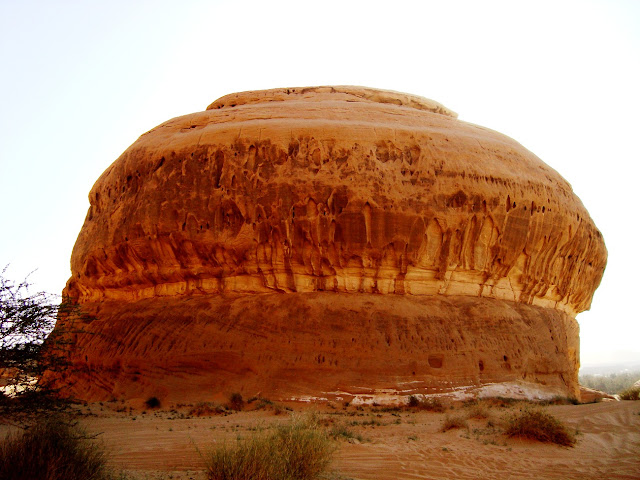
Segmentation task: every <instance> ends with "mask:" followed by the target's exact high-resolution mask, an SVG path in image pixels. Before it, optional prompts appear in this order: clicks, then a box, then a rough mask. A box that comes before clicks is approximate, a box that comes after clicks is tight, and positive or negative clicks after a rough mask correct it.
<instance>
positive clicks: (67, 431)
mask: <svg viewBox="0 0 640 480" xmlns="http://www.w3.org/2000/svg"><path fill="white" fill-rule="evenodd" d="M0 478H2V479H3V480H25V479H30V480H38V479H43V480H107V479H114V478H118V477H117V476H114V475H113V474H112V473H111V472H110V471H109V470H108V469H107V467H106V457H105V453H104V450H103V449H102V448H101V447H100V445H98V444H96V443H95V441H94V440H93V438H92V437H90V436H88V435H87V433H86V432H85V431H84V430H83V429H81V428H79V427H77V426H76V425H73V424H69V423H67V422H66V421H63V420H62V419H60V418H57V417H53V418H49V419H47V420H45V421H41V422H37V423H35V424H34V425H33V426H31V427H30V428H29V429H28V430H25V431H24V432H21V433H18V434H12V435H9V436H7V437H6V438H5V440H4V441H3V442H2V443H1V444H0ZM120 478H122V477H120Z"/></svg>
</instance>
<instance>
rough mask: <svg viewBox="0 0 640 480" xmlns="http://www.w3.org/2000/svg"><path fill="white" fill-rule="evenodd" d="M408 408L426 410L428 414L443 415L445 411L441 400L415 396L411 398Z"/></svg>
mask: <svg viewBox="0 0 640 480" xmlns="http://www.w3.org/2000/svg"><path fill="white" fill-rule="evenodd" d="M408 406H409V407H410V408H415V409H416V410H426V411H428V412H438V413H442V412H444V411H445V406H444V404H443V403H442V401H441V400H440V399H439V398H424V399H422V398H419V397H416V396H415V395H411V396H410V397H409V403H408Z"/></svg>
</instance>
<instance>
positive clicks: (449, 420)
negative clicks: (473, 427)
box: [440, 415, 468, 432]
mask: <svg viewBox="0 0 640 480" xmlns="http://www.w3.org/2000/svg"><path fill="white" fill-rule="evenodd" d="M454 428H468V425H467V421H466V420H465V419H464V418H462V417H450V416H449V415H447V416H446V417H445V419H444V422H442V427H440V431H441V432H447V431H449V430H453V429H454Z"/></svg>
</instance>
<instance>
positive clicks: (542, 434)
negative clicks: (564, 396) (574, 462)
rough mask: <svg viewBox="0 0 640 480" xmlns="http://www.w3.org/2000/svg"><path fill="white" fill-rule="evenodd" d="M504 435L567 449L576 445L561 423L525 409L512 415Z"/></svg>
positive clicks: (539, 412) (542, 413)
mask: <svg viewBox="0 0 640 480" xmlns="http://www.w3.org/2000/svg"><path fill="white" fill-rule="evenodd" d="M505 434H506V435H507V436H509V437H523V438H530V439H532V440H538V441H540V442H550V443H557V444H558V445H564V446H567V447H571V446H573V445H574V444H575V443H576V439H575V436H574V435H573V434H571V433H570V432H569V431H568V430H567V427H566V426H565V425H564V424H563V423H562V422H560V421H559V420H558V419H557V418H555V417H554V416H552V415H550V414H548V413H546V412H543V411H542V410H537V409H525V410H523V411H521V412H520V413H517V414H515V415H513V416H512V417H511V418H510V419H509V420H508V422H507V428H506V430H505Z"/></svg>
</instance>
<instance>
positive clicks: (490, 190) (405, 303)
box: [66, 87, 606, 398]
mask: <svg viewBox="0 0 640 480" xmlns="http://www.w3.org/2000/svg"><path fill="white" fill-rule="evenodd" d="M89 200H90V204H91V206H90V208H89V212H88V214H87V218H86V220H85V224H84V226H83V228H82V231H81V232H80V235H79V237H78V240H77V242H76V245H75V247H74V250H73V254H72V258H71V267H72V277H71V279H70V280H69V282H68V284H67V288H66V293H67V294H68V295H70V296H71V297H72V298H75V299H76V300H77V301H78V302H79V303H80V304H81V305H82V306H83V308H84V309H85V310H86V311H87V312H88V313H91V314H94V315H95V316H96V317H97V320H95V321H94V322H91V323H90V324H87V325H86V326H85V328H86V330H87V331H90V332H92V333H94V335H80V336H79V339H78V343H77V346H76V349H75V350H74V351H73V355H74V361H75V362H76V365H77V366H78V367H79V369H80V370H81V371H83V372H84V373H83V374H82V375H79V376H78V381H77V382H76V384H75V385H76V387H74V389H75V393H76V394H79V395H81V396H83V395H84V396H85V397H91V398H99V397H109V396H111V395H121V396H132V395H134V396H142V395H147V394H158V395H165V396H168V397H176V396H180V395H187V393H188V395H189V396H192V397H193V398H195V397H206V396H211V395H216V394H223V393H228V392H230V391H237V390H238V391H246V392H249V391H250V390H251V389H254V390H256V389H257V390H261V391H262V392H263V394H264V395H274V396H278V395H294V394H305V395H306V394H308V395H315V396H322V395H323V394H322V392H332V391H338V390H342V391H348V390H349V389H354V388H360V389H362V388H365V389H366V388H383V387H384V388H397V389H405V390H406V388H404V387H403V386H406V385H407V383H408V382H415V384H413V383H412V384H411V385H413V386H416V388H417V387H421V388H424V389H426V390H429V389H442V388H445V387H447V388H448V387H452V386H455V385H462V384H469V383H474V382H475V383H478V382H479V383H482V382H492V381H502V380H510V379H525V380H530V381H537V382H542V383H546V384H548V385H553V386H554V387H558V388H562V389H564V391H566V392H567V393H568V394H572V395H575V396H577V395H578V383H577V371H578V365H579V339H578V327H577V324H576V322H575V319H574V318H575V315H576V313H578V312H580V311H582V310H585V309H587V308H588V307H589V305H590V302H591V298H592V295H593V292H594V290H595V289H596V287H597V286H598V284H599V282H600V279H601V277H602V274H603V271H604V268H605V263H606V249H605V246H604V242H603V240H602V236H601V234H600V232H599V231H598V230H597V228H596V227H595V225H594V224H593V222H592V220H591V219H590V217H589V215H588V213H587V211H586V210H585V208H584V207H583V205H582V203H581V202H580V200H579V199H578V198H577V197H576V196H575V195H574V194H573V192H572V190H571V187H570V185H569V184H568V183H567V182H566V181H565V180H564V179H563V178H562V177H560V176H559V175H558V173H556V172H555V171H554V170H553V169H551V168H550V167H548V166H547V165H545V164H544V163H543V162H542V161H541V160H540V159H538V158H537V157H536V156H535V155H533V154H532V153H531V152H529V151H527V150H526V149H525V148H523V147H522V146H521V145H519V144H518V143H517V142H515V141H513V140H512V139H510V138H507V137H505V136H504V135H501V134H499V133H496V132H494V131H491V130H488V129H486V128H483V127H478V126H475V125H471V124H468V123H465V122H462V121H459V120H457V118H456V115H455V114H454V113H452V112H451V111H449V110H448V109H446V108H445V107H443V106H442V105H440V104H438V103H436V102H433V101H431V100H427V99H424V98H421V97H416V96H412V95H407V94H399V93H395V92H384V91H378V90H373V89H366V88H359V87H314V88H295V89H279V90H269V91H260V92H245V93H239V94H232V95H228V96H226V97H223V98H221V99H219V100H217V101H216V102H214V103H212V104H211V105H210V106H209V107H208V109H207V110H206V111H204V112H199V113H194V114H191V115H185V116H183V117H178V118H175V119H172V120H169V121H168V122H166V123H164V124H162V125H160V126H158V127H156V128H154V129H153V130H151V131H149V132H147V133H146V134H144V135H142V136H141V137H140V138H139V139H138V140H137V141H136V142H135V143H134V144H133V145H132V146H131V147H130V148H129V149H128V150H127V151H126V152H125V153H124V154H123V155H122V156H121V157H120V158H119V159H118V160H117V161H116V162H114V163H113V164H112V165H111V166H110V167H109V168H108V169H107V170H106V171H105V173H104V174H103V175H102V176H101V177H100V178H99V179H98V181H97V182H96V184H95V185H94V187H93V189H92V190H91V192H90V194H89ZM448 382H451V383H448Z"/></svg>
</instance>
